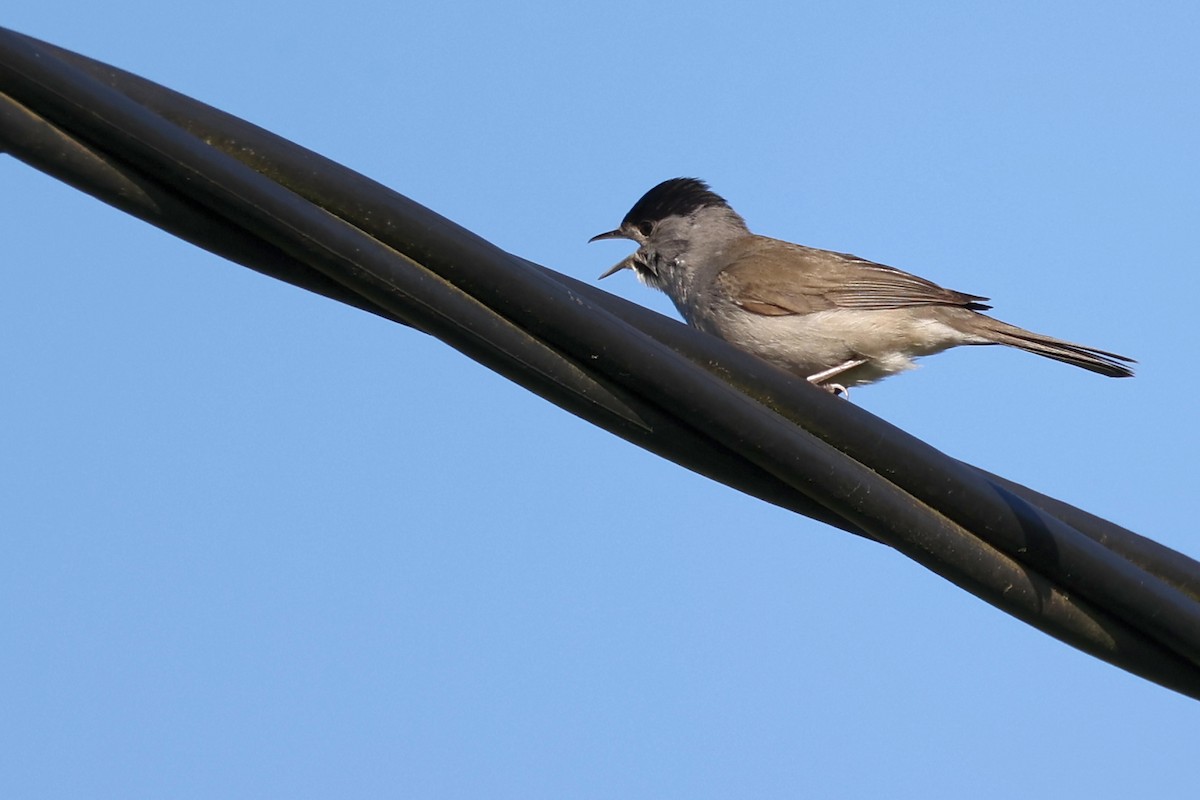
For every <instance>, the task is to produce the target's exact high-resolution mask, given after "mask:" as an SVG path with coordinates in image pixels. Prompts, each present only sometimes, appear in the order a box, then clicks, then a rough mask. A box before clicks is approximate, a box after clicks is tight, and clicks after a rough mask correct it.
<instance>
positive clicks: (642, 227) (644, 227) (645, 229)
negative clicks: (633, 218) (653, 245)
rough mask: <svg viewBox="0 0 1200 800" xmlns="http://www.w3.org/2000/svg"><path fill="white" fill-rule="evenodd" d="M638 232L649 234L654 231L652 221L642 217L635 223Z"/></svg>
mask: <svg viewBox="0 0 1200 800" xmlns="http://www.w3.org/2000/svg"><path fill="white" fill-rule="evenodd" d="M637 229H638V233H640V234H641V235H642V236H649V235H650V234H651V233H653V232H654V223H653V222H651V221H650V220H648V219H644V220H642V221H641V222H639V223H638V224H637Z"/></svg>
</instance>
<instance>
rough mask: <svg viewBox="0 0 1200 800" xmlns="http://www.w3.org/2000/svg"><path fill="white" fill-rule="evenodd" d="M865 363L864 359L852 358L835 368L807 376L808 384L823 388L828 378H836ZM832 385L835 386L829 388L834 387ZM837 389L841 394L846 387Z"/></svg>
mask: <svg viewBox="0 0 1200 800" xmlns="http://www.w3.org/2000/svg"><path fill="white" fill-rule="evenodd" d="M865 363H867V360H866V359H865V358H852V359H850V360H849V361H846V362H844V363H842V364H838V365H837V366H836V367H830V368H829V369H823V370H821V371H820V372H817V373H814V374H812V375H809V376H808V382H809V383H812V384H816V385H817V386H823V385H824V384H825V381H827V380H829V379H830V378H836V377H837V376H838V375H841V374H842V373H843V372H847V371H849V370H852V369H854V368H855V367H861V366H862V365H863V364H865ZM834 385H836V384H831V385H830V386H834ZM826 388H830V387H826ZM838 388H839V389H841V390H842V391H843V392H844V391H846V387H844V386H838Z"/></svg>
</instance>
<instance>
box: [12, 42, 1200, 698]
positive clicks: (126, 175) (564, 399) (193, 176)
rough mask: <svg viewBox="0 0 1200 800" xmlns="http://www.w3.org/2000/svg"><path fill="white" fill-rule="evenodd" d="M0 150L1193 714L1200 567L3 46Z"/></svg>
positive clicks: (628, 311)
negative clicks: (1084, 657)
mask: <svg viewBox="0 0 1200 800" xmlns="http://www.w3.org/2000/svg"><path fill="white" fill-rule="evenodd" d="M0 91H3V92H4V93H5V97H3V98H0V101H2V102H0V143H3V145H4V146H5V147H6V149H8V150H9V151H10V152H11V153H12V154H14V155H15V156H17V157H18V158H22V159H23V160H26V161H28V162H29V163H31V164H33V165H34V166H36V167H38V168H39V169H43V170H44V171H46V172H49V173H50V174H53V175H56V176H57V177H60V178H62V179H63V180H66V181H68V182H70V183H72V184H73V185H76V186H78V187H79V188H81V189H83V190H85V191H88V192H90V193H92V194H94V195H96V196H97V197H100V198H101V199H104V200H105V201H107V202H111V203H113V204H114V205H117V206H118V207H121V208H124V209H125V210H127V211H129V212H130V213H133V214H136V215H138V216H140V217H142V218H144V219H147V220H148V221H151V222H153V223H154V224H156V225H159V226H160V227H162V228H164V229H166V230H169V231H171V232H172V233H176V234H177V235H180V236H181V237H183V238H185V239H188V240H189V241H192V242H195V243H197V244H199V245H200V246H203V247H206V248H208V249H210V250H212V251H213V252H217V253H220V254H221V255H223V256H225V257H227V258H230V259H232V260H235V261H237V262H239V263H243V264H246V265H247V266H251V267H252V268H254V269H258V270H259V271H262V272H264V273H266V274H270V275H273V276H274V277H278V278H280V279H282V280H286V281H288V282H291V283H294V284H296V285H299V286H303V287H305V288H309V289H311V290H313V291H317V292H320V293H321V294H324V295H326V296H328V297H331V298H333V299H337V300H340V301H342V302H347V303H350V304H352V305H355V306H356V307H359V308H363V309H365V310H369V311H372V312H373V313H377V314H380V315H382V316H385V317H387V318H389V319H393V320H396V321H402V322H405V323H406V324H410V325H413V326H415V327H418V328H420V329H422V330H425V331H426V332H429V333H431V334H433V335H436V336H438V337H439V338H442V339H443V340H445V341H447V342H448V343H450V344H452V345H453V346H455V347H456V348H458V349H460V350H461V351H463V352H464V353H466V354H467V355H470V356H471V357H472V358H475V359H477V360H479V361H481V362H482V363H485V364H486V365H488V366H489V367H491V368H493V369H496V370H497V371H499V372H501V373H502V374H504V375H506V376H508V377H510V378H512V379H513V380H516V381H518V382H520V383H521V384H522V385H525V386H527V387H529V388H530V389H532V390H533V391H535V392H538V393H539V394H541V395H542V396H544V397H546V398H547V399H549V400H551V401H552V402H555V403H557V404H559V405H561V406H563V407H564V408H567V409H568V410H570V411H572V412H573V413H576V414H579V415H580V416H582V417H584V418H586V419H589V420H591V421H593V422H595V423H596V424H599V425H602V426H603V427H605V428H607V429H608V430H611V431H613V432H614V433H617V434H618V435H621V436H623V437H625V438H627V439H629V440H630V441H633V442H635V443H637V444H639V445H641V446H643V447H647V448H649V449H651V450H653V451H655V452H658V453H660V454H662V455H664V456H666V457H668V458H671V459H673V460H675V461H677V462H678V463H680V464H683V465H684V466H687V467H688V468H690V469H694V470H696V471H698V472H701V473H703V474H706V475H709V476H710V477H713V478H715V479H717V480H720V481H722V482H725V483H727V484H729V485H731V486H734V487H736V488H739V489H741V490H743V491H747V492H749V493H751V494H754V495H756V496H759V497H762V498H763V499H766V500H768V501H770V502H773V503H777V504H779V505H781V506H784V507H787V508H790V509H793V510H795V511H798V512H799V513H804V514H807V515H809V516H813V517H815V518H818V519H821V520H822V521H825V522H828V523H830V524H834V525H837V526H839V527H841V528H843V529H846V530H851V531H853V532H858V533H863V534H865V535H869V536H871V537H872V538H875V539H878V540H879V541H882V542H885V543H887V544H890V545H892V546H893V547H896V548H897V549H898V550H900V551H902V552H904V553H905V554H906V555H909V556H910V557H912V558H914V559H916V560H918V561H919V562H921V563H922V564H924V565H925V566H927V567H929V568H930V569H932V570H934V571H936V572H938V573H939V574H941V575H943V576H945V577H947V578H948V579H950V580H953V581H954V582H955V583H957V584H958V585H960V586H962V587H963V588H966V589H968V590H969V591H972V592H973V593H975V594H977V595H978V596H980V597H982V598H983V599H985V600H987V601H988V602H991V603H993V604H994V605H997V606H998V607H1000V608H1002V609H1004V610H1006V611H1008V612H1009V613H1012V614H1014V615H1016V616H1018V617H1020V618H1022V619H1024V620H1026V621H1028V622H1030V623H1031V624H1033V625H1036V626H1037V627H1039V628H1041V629H1042V630H1045V631H1047V632H1048V633H1051V634H1052V635H1054V636H1057V637H1059V638H1060V639H1063V640H1064V641H1067V642H1069V643H1070V644H1073V645H1074V646H1076V647H1079V648H1081V649H1084V650H1085V651H1087V652H1090V653H1092V654H1094V655H1097V656H1099V657H1101V658H1104V659H1106V660H1108V661H1110V662H1112V663H1114V664H1117V665H1119V666H1122V667H1123V668H1125V669H1129V670H1131V671H1133V672H1136V673H1138V674H1141V675H1143V676H1145V677H1147V678H1149V679H1151V680H1155V681H1158V682H1160V683H1162V684H1163V685H1166V686H1170V687H1171V688H1174V689H1176V690H1178V691H1181V692H1184V693H1186V694H1189V695H1191V696H1193V697H1200V669H1198V668H1197V664H1198V663H1200V604H1198V603H1197V602H1196V599H1195V598H1196V597H1197V596H1198V595H1200V591H1198V590H1197V586H1198V585H1200V581H1198V580H1197V578H1198V577H1200V567H1198V565H1197V564H1196V562H1194V561H1192V560H1191V559H1188V558H1186V557H1185V556H1182V555H1180V554H1178V553H1175V552H1174V551H1171V550H1169V549H1168V548H1164V547H1162V546H1161V545H1157V544H1155V543H1153V542H1150V541H1149V540H1146V539H1144V538H1142V537H1138V536H1137V535H1136V534H1133V533H1131V532H1128V531H1125V530H1124V529H1122V528H1119V527H1118V526H1115V525H1112V524H1111V523H1107V522H1106V521H1104V520H1100V519H1098V518H1096V517H1093V516H1091V515H1088V514H1086V512H1082V511H1080V510H1078V509H1074V508H1072V507H1070V506H1068V505H1067V504H1064V503H1061V502H1059V501H1056V500H1053V499H1052V498H1047V497H1045V496H1043V495H1040V494H1038V493H1036V492H1033V491H1032V490H1028V489H1025V488H1024V487H1020V486H1019V485H1016V484H1012V483H1010V482H1007V481H1004V480H1003V479H999V478H996V477H994V476H990V475H987V474H986V473H983V472H982V471H980V470H977V469H975V468H973V467H970V466H968V465H964V464H962V463H961V462H958V461H955V460H953V459H951V458H949V457H947V456H945V455H944V454H942V453H940V452H938V451H936V450H935V449H933V448H931V447H929V446H928V445H925V444H924V443H922V442H920V441H919V440H916V439H914V438H912V437H910V436H908V435H907V434H904V433H903V432H902V431H899V430H897V429H895V428H894V427H892V426H890V425H888V424H887V423H884V422H883V421H881V420H878V419H876V418H875V417H873V416H871V415H870V414H868V413H866V412H865V411H863V410H862V409H859V408H857V407H854V406H851V405H850V404H847V403H844V402H842V401H840V400H837V399H835V398H832V397H829V396H828V395H826V394H825V393H824V392H821V391H819V390H816V389H813V388H812V387H810V386H808V385H807V384H806V383H805V382H804V381H800V380H798V379H795V378H792V377H791V376H789V375H786V374H785V373H782V372H780V371H778V370H776V369H774V368H773V367H770V366H768V365H766V364H764V363H762V362H759V361H758V360H757V359H754V358H753V357H750V356H748V355H746V354H744V353H741V352H740V351H738V350H736V349H734V348H732V347H730V346H728V345H727V344H726V343H724V342H720V341H718V340H715V339H713V338H712V337H708V336H704V335H702V334H698V333H696V332H695V331H692V330H690V329H688V328H686V327H684V326H682V325H680V324H679V323H676V322H674V321H671V320H667V319H665V318H663V317H661V316H659V315H656V314H653V313H652V312H649V311H646V310H645V309H642V308H640V307H638V306H634V305H632V304H629V303H626V302H624V301H621V300H619V299H618V298H614V297H611V296H610V295H607V294H605V293H603V292H600V291H599V290H598V289H595V288H594V287H591V286H587V285H584V284H581V283H579V282H576V281H573V280H571V279H569V278H566V277H564V276H561V275H558V274H557V273H554V272H552V271H550V270H547V269H545V268H542V267H539V266H537V265H533V264H530V263H529V262H526V261H523V260H521V259H519V258H516V257H514V256H511V255H509V254H507V253H504V252H503V251H500V250H498V249H497V248H495V247H494V246H492V245H490V244H488V243H487V242H485V241H483V240H481V239H479V238H478V237H476V236H474V235H473V234H470V233H469V232H467V231H464V230H463V229H461V228H459V227H458V226H456V225H454V224H453V223H450V222H449V221H447V220H445V219H443V218H441V217H439V216H437V215H436V214H434V213H433V212H431V211H429V210H428V209H425V208H423V207H421V206H419V205H417V204H415V203H413V202H412V201H410V200H408V199H406V198H404V197H402V196H400V195H398V194H396V193H394V192H391V191H390V190H388V189H386V188H385V187H382V186H379V185H378V184H376V183H374V182H372V181H370V180H368V179H367V178H365V177H363V176H361V175H357V174H356V173H353V172H351V171H349V170H346V169H345V168H343V167H340V166H338V165H336V164H333V163H332V162H329V161H327V160H326V159H323V158H321V157H320V156H317V155H316V154H313V153H311V152H309V151H307V150H304V149H303V148H300V147H298V146H296V145H294V144H292V143H290V142H287V141H285V140H282V139H280V138H278V137H275V136H273V135H272V134H270V133H268V132H266V131H263V130H262V129H260V128H257V127H255V126H253V125H250V124H248V123H246V122H244V121H241V120H238V119H236V118H234V117H230V116H229V115H226V114H223V113H222V112H219V111H217V110H216V109H212V108H211V107H208V106H204V105H203V104H200V103H197V102H195V101H193V100H190V99H188V98H186V97H183V96H182V95H178V94H177V93H174V92H171V91H169V90H167V89H164V88H162V87H159V86H157V85H155V84H153V83H150V82H148V81H145V80H143V79H140V78H137V77H136V76H132V75H129V74H128V73H124V72H121V71H119V70H115V69H113V68H111V67H108V66H107V65H103V64H100V63H98V62H94V61H91V60H89V59H86V58H83V57H82V56H78V55H76V54H72V53H69V52H67V51H63V50H61V49H58V48H54V47H52V46H50V45H46V44H44V43H40V42H37V41H36V40H32V39H29V38H27V37H22V36H20V35H19V34H15V33H12V32H8V31H2V30H0Z"/></svg>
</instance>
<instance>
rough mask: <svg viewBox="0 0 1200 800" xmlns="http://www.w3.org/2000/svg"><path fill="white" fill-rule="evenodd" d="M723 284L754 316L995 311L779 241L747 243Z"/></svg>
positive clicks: (847, 258)
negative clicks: (935, 309) (925, 309)
mask: <svg viewBox="0 0 1200 800" xmlns="http://www.w3.org/2000/svg"><path fill="white" fill-rule="evenodd" d="M744 241H745V243H744V244H742V243H739V245H738V246H735V250H734V252H730V253H728V254H727V255H728V256H729V258H730V259H731V262H732V263H730V265H729V266H728V267H726V268H725V269H724V270H722V272H721V273H720V275H718V276H717V281H718V283H719V284H720V285H721V287H722V288H723V289H725V291H727V292H728V293H729V296H730V297H732V298H733V299H734V301H735V302H736V303H737V304H738V305H739V306H741V307H742V308H744V309H745V310H747V311H749V312H751V313H753V314H762V315H764V316H785V315H789V314H813V313H816V312H818V311H828V310H830V309H834V308H844V309H856V310H860V311H881V310H885V309H893V308H911V307H914V306H958V307H961V308H969V309H972V310H974V311H982V310H985V309H987V308H990V306H987V305H984V304H983V303H982V302H981V301H983V300H987V298H986V297H980V296H978V295H974V294H965V293H963V292H956V291H953V290H951V289H944V288H942V287H941V286H938V285H937V284H936V283H933V282H932V281H927V280H925V279H924V278H919V277H917V276H916V275H911V274H909V273H907V272H904V271H902V270H898V269H895V268H893V267H888V266H885V265H883V264H876V263H874V262H872V261H867V260H865V259H862V258H858V257H856V256H852V255H847V254H845V253H834V252H831V251H829V250H816V249H814V248H811V247H803V246H801V245H796V244H791V243H790V242H784V241H780V240H778V239H767V238H763V237H756V238H754V239H749V240H744Z"/></svg>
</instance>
